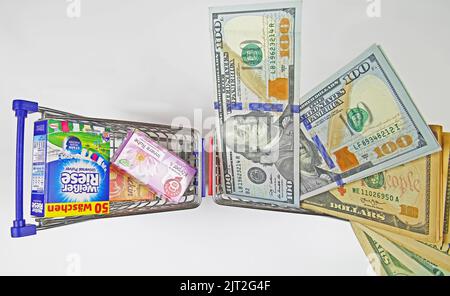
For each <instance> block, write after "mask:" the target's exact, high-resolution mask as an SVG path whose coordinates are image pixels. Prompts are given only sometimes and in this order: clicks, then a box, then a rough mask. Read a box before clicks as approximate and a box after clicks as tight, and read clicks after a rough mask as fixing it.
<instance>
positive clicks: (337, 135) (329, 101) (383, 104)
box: [300, 45, 440, 199]
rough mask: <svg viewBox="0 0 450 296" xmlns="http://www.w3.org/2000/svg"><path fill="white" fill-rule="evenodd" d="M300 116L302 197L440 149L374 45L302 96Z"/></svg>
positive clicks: (389, 66) (386, 61) (392, 71)
mask: <svg viewBox="0 0 450 296" xmlns="http://www.w3.org/2000/svg"><path fill="white" fill-rule="evenodd" d="M300 118H301V122H302V125H301V128H302V133H301V139H300V155H301V158H300V166H301V172H300V177H301V181H300V183H301V194H302V196H301V198H302V199H305V198H308V197H311V196H314V195H317V194H319V193H322V192H325V191H328V190H330V189H332V188H335V187H338V186H340V185H342V184H344V183H350V182H352V181H355V180H359V179H362V178H365V177H367V176H370V175H373V174H375V173H378V172H380V171H383V170H385V169H387V168H390V167H393V166H395V165H399V164H402V163H405V162H408V161H411V160H414V159H417V158H419V157H422V156H425V155H428V154H430V153H432V152H436V151H438V150H439V149H440V147H439V144H438V143H437V141H436V139H435V138H434V137H433V134H432V133H431V131H430V129H429V128H428V126H427V125H426V123H425V121H424V120H423V118H422V116H421V115H420V113H419V112H418V110H417V108H416V106H415V105H414V104H413V102H412V100H411V98H410V96H409V95H408V93H407V91H406V89H405V88H404V86H403V84H402V83H401V81H400V79H399V78H398V76H397V75H396V73H395V72H394V70H393V68H392V66H391V65H390V63H389V62H388V60H387V59H386V57H385V55H384V53H383V52H382V50H381V49H380V47H379V46H376V45H374V46H372V47H370V48H369V49H368V50H367V51H365V52H364V53H363V54H362V55H360V56H359V57H358V58H356V59H355V60H353V61H352V62H351V63H350V64H348V65H347V66H346V67H344V68H343V69H342V70H340V71H339V72H338V73H336V74H334V75H333V76H332V77H331V78H329V79H328V80H326V81H325V82H324V83H322V84H321V85H320V86H318V87H316V88H315V89H314V90H312V91H311V92H309V93H308V94H307V95H306V96H304V97H303V98H302V102H301V105H300Z"/></svg>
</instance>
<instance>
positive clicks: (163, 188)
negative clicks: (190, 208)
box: [111, 129, 197, 202]
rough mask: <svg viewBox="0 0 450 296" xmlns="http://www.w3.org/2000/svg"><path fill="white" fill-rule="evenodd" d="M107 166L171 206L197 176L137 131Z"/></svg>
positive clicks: (164, 149) (129, 134)
mask: <svg viewBox="0 0 450 296" xmlns="http://www.w3.org/2000/svg"><path fill="white" fill-rule="evenodd" d="M111 162H112V164H113V165H115V166H117V168H119V169H120V170H123V171H124V172H126V173H127V174H129V175H132V176H134V177H135V178H136V179H138V180H139V181H140V182H141V183H144V184H146V185H147V186H149V187H150V188H151V189H152V190H153V191H154V192H155V193H157V194H158V195H160V196H163V197H165V198H167V199H168V200H169V201H172V202H179V200H180V199H181V197H182V196H183V194H184V192H185V191H186V189H187V188H188V186H189V185H190V183H191V181H192V179H193V177H194V176H195V174H196V172H197V171H196V169H195V168H193V167H192V166H190V165H189V164H188V163H187V162H185V161H184V160H183V159H181V158H180V157H178V156H177V155H176V154H174V153H172V152H170V151H169V150H167V149H166V148H165V147H162V146H160V145H159V144H158V143H157V142H155V141H153V140H152V139H151V138H150V137H149V136H147V134H145V133H143V132H141V131H139V130H137V129H135V130H132V131H130V132H129V133H128V135H127V137H126V138H125V140H124V141H123V143H122V144H121V145H120V147H119V149H118V151H117V152H116V153H115V154H114V156H113V159H112V161H111Z"/></svg>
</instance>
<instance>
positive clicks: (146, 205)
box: [36, 107, 202, 230]
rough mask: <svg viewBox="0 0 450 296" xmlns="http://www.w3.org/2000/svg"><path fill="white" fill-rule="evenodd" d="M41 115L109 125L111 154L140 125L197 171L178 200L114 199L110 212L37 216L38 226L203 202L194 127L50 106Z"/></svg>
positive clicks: (198, 141) (182, 207)
mask: <svg viewBox="0 0 450 296" xmlns="http://www.w3.org/2000/svg"><path fill="white" fill-rule="evenodd" d="M39 112H40V113H41V119H62V120H69V121H71V122H76V123H80V124H84V125H91V126H96V127H105V128H108V129H110V137H111V138H110V141H111V153H110V154H111V155H113V154H114V153H115V152H116V150H117V149H118V148H119V146H120V144H121V143H122V141H123V140H124V138H125V136H126V135H127V133H128V131H129V129H130V128H137V129H139V130H140V131H142V132H144V133H146V134H147V135H148V136H150V137H151V138H152V139H153V140H155V141H156V142H158V143H159V144H160V145H161V146H163V147H165V148H167V149H168V150H170V151H173V152H175V153H176V154H177V155H178V156H180V157H181V158H182V159H184V160H185V161H186V162H188V163H189V164H190V165H192V166H193V167H195V168H197V174H196V176H195V178H194V179H193V180H192V182H191V184H190V186H189V187H188V189H187V190H186V192H185V194H184V196H183V197H182V198H181V200H180V202H179V203H176V204H175V203H171V202H168V201H167V200H166V199H164V198H158V199H156V200H153V201H114V202H113V201H111V202H110V213H109V214H107V215H89V216H77V217H62V218H36V222H37V223H38V227H37V229H38V230H43V229H48V228H53V227H58V226H62V225H69V224H73V223H78V222H82V221H87V220H93V219H103V218H111V217H120V216H131V215H139V214H149V213H157V212H165V211H176V210H184V209H192V208H196V207H198V206H199V205H200V202H201V185H202V184H201V183H202V182H201V180H202V175H201V174H202V172H201V171H202V170H201V164H202V159H201V158H202V153H201V138H200V135H199V133H198V132H197V131H196V130H194V129H188V128H182V127H171V126H168V125H160V124H150V123H142V122H133V121H122V120H113V119H101V118H89V117H84V116H80V115H76V114H71V113H67V112H63V111H58V110H54V109H50V108H45V107H40V108H39Z"/></svg>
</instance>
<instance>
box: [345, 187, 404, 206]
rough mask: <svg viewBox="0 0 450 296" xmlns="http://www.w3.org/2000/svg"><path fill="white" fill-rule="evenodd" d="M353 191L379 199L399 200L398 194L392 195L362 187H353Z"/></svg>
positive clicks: (397, 201)
mask: <svg viewBox="0 0 450 296" xmlns="http://www.w3.org/2000/svg"><path fill="white" fill-rule="evenodd" d="M353 193H355V194H358V195H363V196H368V197H373V198H377V199H381V200H385V201H391V202H396V203H399V202H400V199H399V197H398V196H394V195H392V194H389V193H383V192H376V191H372V190H367V189H363V188H353Z"/></svg>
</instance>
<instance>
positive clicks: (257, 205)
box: [208, 133, 324, 216]
mask: <svg viewBox="0 0 450 296" xmlns="http://www.w3.org/2000/svg"><path fill="white" fill-rule="evenodd" d="M214 135H215V136H214V137H211V138H210V139H209V143H208V147H209V148H208V163H209V164H208V176H209V187H208V190H209V194H210V195H212V197H213V200H214V202H215V203H216V204H218V205H222V206H231V207H241V208H247V209H257V210H268V211H278V212H288V213H296V214H307V215H320V216H324V215H322V214H318V213H314V212H311V211H308V210H305V209H302V208H293V207H288V206H282V205H278V204H274V203H270V201H267V202H266V201H259V202H256V201H253V200H246V199H245V198H242V197H240V196H237V195H233V194H226V193H225V191H224V189H223V186H222V172H221V165H220V157H219V153H216V151H217V141H216V137H217V133H214Z"/></svg>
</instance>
